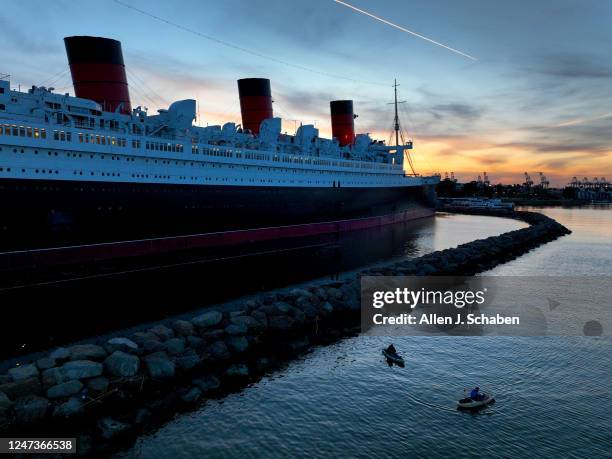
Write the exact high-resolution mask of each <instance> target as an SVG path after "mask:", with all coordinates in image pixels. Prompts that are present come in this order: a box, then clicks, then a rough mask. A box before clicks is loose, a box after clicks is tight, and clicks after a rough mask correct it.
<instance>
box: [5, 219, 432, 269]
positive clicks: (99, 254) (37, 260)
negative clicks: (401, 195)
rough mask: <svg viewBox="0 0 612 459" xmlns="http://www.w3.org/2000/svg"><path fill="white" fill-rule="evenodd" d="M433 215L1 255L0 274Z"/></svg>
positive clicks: (294, 226)
mask: <svg viewBox="0 0 612 459" xmlns="http://www.w3.org/2000/svg"><path fill="white" fill-rule="evenodd" d="M434 213H435V212H434V210H432V209H427V208H418V209H411V210H406V211H403V212H398V213H394V214H387V215H381V216H379V217H367V218H358V219H352V220H339V221H332V222H322V223H307V224H300V225H288V226H278V227H272V228H256V229H246V230H236V231H224V232H218V233H203V234H192V235H187V236H174V237H165V238H155V239H141V240H136V241H119V242H106V243H100V244H88V245H78V246H71V247H56V248H49V249H35V250H20V251H14V252H4V253H0V270H1V269H24V268H37V267H44V266H55V265H62V264H73V263H83V262H92V261H102V260H111V259H115V258H125V257H135V256H144V255H153V254H160V253H169V252H175V251H180V250H188V249H198V248H207V247H222V246H231V245H237V244H244V243H248V242H263V241H271V240H275V239H288V238H296V237H305V236H316V235H321V234H328V233H338V232H344V231H355V230H362V229H367V228H374V227H377V226H383V225H390V224H393V223H400V222H405V221H409V220H414V219H417V218H424V217H430V216H432V215H434Z"/></svg>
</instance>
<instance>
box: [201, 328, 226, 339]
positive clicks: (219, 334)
mask: <svg viewBox="0 0 612 459" xmlns="http://www.w3.org/2000/svg"><path fill="white" fill-rule="evenodd" d="M200 336H201V337H202V339H204V340H206V341H209V342H212V341H218V340H220V339H221V338H223V337H224V336H225V330H221V329H219V328H215V329H212V330H204V331H203V332H202V333H201V334H200Z"/></svg>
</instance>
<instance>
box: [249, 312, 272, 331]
mask: <svg viewBox="0 0 612 459" xmlns="http://www.w3.org/2000/svg"><path fill="white" fill-rule="evenodd" d="M251 317H252V318H253V319H255V320H256V321H257V323H258V324H259V327H260V328H261V329H262V330H265V329H266V328H268V316H267V315H266V313H265V312H263V311H260V310H256V311H253V312H251Z"/></svg>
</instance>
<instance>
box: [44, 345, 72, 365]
mask: <svg viewBox="0 0 612 459" xmlns="http://www.w3.org/2000/svg"><path fill="white" fill-rule="evenodd" d="M49 358H51V359H55V360H57V361H59V362H65V361H66V360H68V359H69V358H70V349H67V348H65V347H58V348H57V349H55V350H54V351H53V352H51V354H49Z"/></svg>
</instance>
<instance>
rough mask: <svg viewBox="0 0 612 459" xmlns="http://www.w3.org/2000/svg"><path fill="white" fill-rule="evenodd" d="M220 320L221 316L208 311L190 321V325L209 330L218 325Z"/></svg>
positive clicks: (218, 313)
mask: <svg viewBox="0 0 612 459" xmlns="http://www.w3.org/2000/svg"><path fill="white" fill-rule="evenodd" d="M222 320H223V314H221V313H220V312H219V311H208V312H205V313H204V314H200V315H199V316H196V317H194V318H193V319H191V323H192V324H194V325H195V326H196V327H198V328H210V327H214V326H215V325H219V324H220V323H221V321H222Z"/></svg>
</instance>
